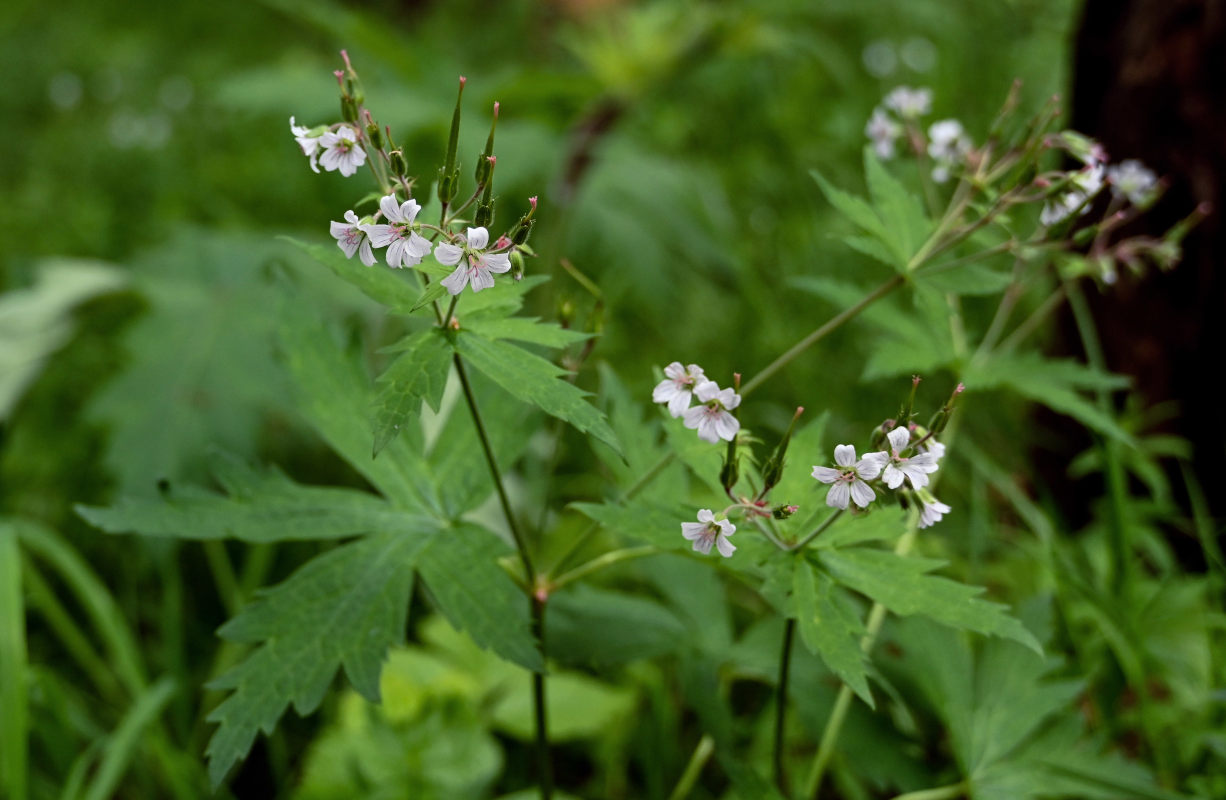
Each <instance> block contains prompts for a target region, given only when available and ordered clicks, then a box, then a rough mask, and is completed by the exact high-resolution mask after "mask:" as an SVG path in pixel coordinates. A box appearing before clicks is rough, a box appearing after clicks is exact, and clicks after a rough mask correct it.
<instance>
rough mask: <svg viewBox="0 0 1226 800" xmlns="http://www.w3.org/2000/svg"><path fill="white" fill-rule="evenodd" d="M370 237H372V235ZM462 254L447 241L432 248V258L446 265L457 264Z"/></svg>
mask: <svg viewBox="0 0 1226 800" xmlns="http://www.w3.org/2000/svg"><path fill="white" fill-rule="evenodd" d="M371 238H374V237H373V236H372V237H371ZM463 255H464V251H463V250H461V249H460V248H459V247H457V246H456V245H454V244H449V243H447V242H439V243H438V244H437V245H436V246H435V248H434V259H435V260H436V261H438V263H440V264H442V265H444V266H447V267H452V266H455V265H456V264H459V263H460V258H461V256H463ZM464 282H465V283H467V282H468V279H467V278H465V280H464Z"/></svg>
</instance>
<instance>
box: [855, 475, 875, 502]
mask: <svg viewBox="0 0 1226 800" xmlns="http://www.w3.org/2000/svg"><path fill="white" fill-rule="evenodd" d="M851 499H852V500H854V501H855V502H856V505H858V506H859V507H860V508H868V504H869V503H871V502H873V501H874V500H876V499H877V493H876V492H874V491H873V487H871V486H869V485H868V484H867V483H865V482H864V481H862V480H860V479H859V478H857V479H856V480H854V481H852V482H851Z"/></svg>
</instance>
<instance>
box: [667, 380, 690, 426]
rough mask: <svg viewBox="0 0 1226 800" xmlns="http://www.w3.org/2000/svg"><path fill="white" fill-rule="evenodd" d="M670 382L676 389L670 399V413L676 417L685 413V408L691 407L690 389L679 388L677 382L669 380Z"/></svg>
mask: <svg viewBox="0 0 1226 800" xmlns="http://www.w3.org/2000/svg"><path fill="white" fill-rule="evenodd" d="M669 384H670V385H671V386H672V387H673V389H674V390H675V393H674V394H673V396H672V398H671V399H669V401H668V413H669V414H671V415H672V416H673V417H674V418H675V417H679V416H681V415H682V414H684V413H685V410H686V409H687V408H689V407H690V390H689V389H677V384H675V383H673V382H672V381H669Z"/></svg>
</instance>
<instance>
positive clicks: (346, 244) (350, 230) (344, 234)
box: [331, 211, 375, 267]
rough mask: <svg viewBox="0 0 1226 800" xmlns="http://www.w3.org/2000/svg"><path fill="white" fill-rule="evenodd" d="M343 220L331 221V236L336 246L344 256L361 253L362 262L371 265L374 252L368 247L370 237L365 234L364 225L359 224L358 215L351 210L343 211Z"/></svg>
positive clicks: (372, 264)
mask: <svg viewBox="0 0 1226 800" xmlns="http://www.w3.org/2000/svg"><path fill="white" fill-rule="evenodd" d="M345 220H346V221H345V222H337V221H336V220H333V221H332V224H331V231H332V238H333V239H336V246H337V247H339V248H340V249H341V251H342V252H343V253H344V254H345V258H353V254H354V253H361V255H360V258H361V259H362V263H363V264H365V265H366V266H368V267H373V266H374V265H375V254H374V252H372V251H371V249H370V237H369V236H367V235H366V231H365V227H366V226H363V225H360V224H359V220H358V215H357V214H355V213H353V211H346V212H345Z"/></svg>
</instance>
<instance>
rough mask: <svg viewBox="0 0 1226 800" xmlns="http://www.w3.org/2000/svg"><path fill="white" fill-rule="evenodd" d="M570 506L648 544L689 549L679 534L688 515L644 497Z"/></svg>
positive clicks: (611, 528) (687, 519) (612, 528)
mask: <svg viewBox="0 0 1226 800" xmlns="http://www.w3.org/2000/svg"><path fill="white" fill-rule="evenodd" d="M571 508H573V509H575V510H576V511H579V512H580V513H582V514H584V515H586V516H587V517H590V518H591V519H593V520H595V521H596V522H599V523H600V524H601V525H603V526H604V527H606V528H608V529H609V530H612V531H616V532H617V533H620V534H623V535H625V536H629V537H630V538H632V539H637V540H639V541H642V542H646V543H647V544H654V545H656V546H657V547H661V548H666V549H669V550H689V549H690V547H691V544H690V542H688V541H686V540H685V538H683V537H682V536H681V523H683V522H689V521H690V517H691V516H692V514H693V512H690V513H689V514H687V513H685V512H682V511H680V510H673V509H671V508H668V507H666V506H662V505H659V504H657V503H651V502H648V501H645V500H633V501H631V502H628V503H572V504H571Z"/></svg>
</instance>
